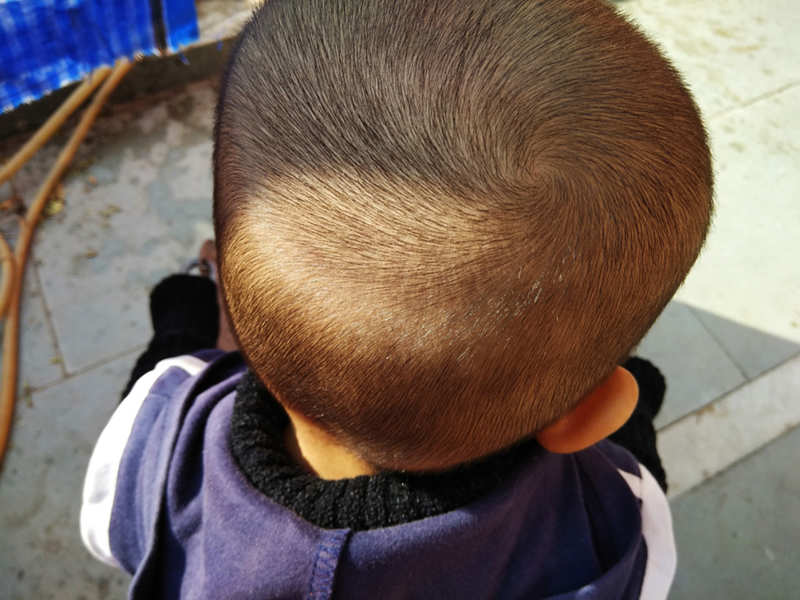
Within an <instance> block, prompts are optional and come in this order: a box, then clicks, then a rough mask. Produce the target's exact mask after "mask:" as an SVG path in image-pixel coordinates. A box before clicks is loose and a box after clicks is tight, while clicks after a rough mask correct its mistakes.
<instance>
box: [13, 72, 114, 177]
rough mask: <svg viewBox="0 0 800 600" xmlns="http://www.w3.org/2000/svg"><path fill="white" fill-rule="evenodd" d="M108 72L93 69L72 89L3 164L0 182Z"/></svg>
mask: <svg viewBox="0 0 800 600" xmlns="http://www.w3.org/2000/svg"><path fill="white" fill-rule="evenodd" d="M109 73H111V68H110V67H100V68H98V69H97V70H95V71H93V72H92V73H91V74H90V75H89V77H87V78H86V80H85V81H84V82H83V83H81V84H80V85H79V86H78V87H77V88H75V89H74V90H73V92H72V93H71V94H70V95H69V98H67V99H66V100H65V101H64V103H63V104H62V105H61V106H59V107H58V110H57V111H56V112H54V113H53V114H52V115H50V118H49V119H47V121H45V123H44V124H43V125H42V126H41V127H40V128H39V129H38V130H37V131H36V133H35V134H33V137H32V138H31V139H29V140H28V141H27V143H26V144H25V145H24V146H23V147H22V148H20V149H19V150H18V151H17V152H16V154H14V156H12V157H11V158H10V159H9V161H8V162H7V163H6V164H4V165H3V167H2V169H0V183H3V182H5V181H6V180H8V179H11V178H12V177H13V176H14V174H15V173H16V172H17V171H19V170H20V169H21V168H22V166H23V165H24V164H25V163H26V162H28V159H29V158H30V157H31V156H33V155H34V154H35V153H36V151H37V150H38V149H39V148H41V147H42V146H44V145H45V144H46V143H47V140H49V139H50V138H51V137H53V135H54V134H55V133H56V132H57V131H58V130H59V129H60V128H61V126H62V125H63V124H64V121H66V120H67V119H68V118H69V116H70V115H71V114H72V113H74V112H75V110H76V109H77V108H78V107H79V106H80V105H81V104H83V101H84V100H86V98H88V97H89V96H90V95H91V94H92V92H93V91H94V90H95V88H97V86H98V85H100V84H101V83H102V82H103V80H104V79H105V78H106V77H107V76H108V74H109Z"/></svg>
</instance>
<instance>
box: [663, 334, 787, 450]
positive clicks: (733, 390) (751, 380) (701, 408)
mask: <svg viewBox="0 0 800 600" xmlns="http://www.w3.org/2000/svg"><path fill="white" fill-rule="evenodd" d="M798 357H800V350H798V351H797V352H796V353H794V354H792V355H791V356H789V357H787V358H786V359H785V360H782V361H781V362H780V363H778V364H776V365H774V366H772V367H769V368H768V369H766V370H764V371H762V372H761V373H759V374H758V375H756V376H755V377H752V378H749V379H748V378H746V377H745V380H744V381H742V382H741V383H740V384H738V385H737V386H736V387H732V388H731V389H729V390H728V391H727V392H724V393H722V394H720V395H719V396H717V397H716V398H713V399H712V400H710V401H709V402H706V403H705V404H703V406H699V407H697V408H696V409H694V410H693V411H692V412H690V413H686V414H685V415H683V416H681V417H679V418H677V419H675V420H674V421H670V422H669V423H667V424H666V425H664V426H663V427H659V428H658V429H657V430H656V433H658V434H661V433H664V432H666V431H667V430H668V429H671V428H672V427H675V426H677V425H678V424H680V423H683V422H684V421H688V420H689V419H691V418H692V417H694V416H696V415H697V414H698V413H702V412H703V411H706V410H708V408H709V407H710V406H711V405H716V404H717V403H719V402H722V401H723V400H725V398H727V397H728V396H731V395H733V394H735V393H736V392H738V391H739V390H741V389H742V388H743V387H745V386H747V385H750V384H752V383H755V382H756V381H759V380H761V379H762V378H766V377H769V376H770V375H773V374H774V371H777V370H779V369H780V368H781V367H783V366H784V365H786V364H787V363H790V362H792V361H793V360H795V359H797V358H798Z"/></svg>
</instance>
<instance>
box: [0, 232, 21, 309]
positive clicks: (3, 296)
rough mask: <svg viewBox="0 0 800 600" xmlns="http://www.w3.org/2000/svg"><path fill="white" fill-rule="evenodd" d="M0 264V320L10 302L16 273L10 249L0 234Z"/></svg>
mask: <svg viewBox="0 0 800 600" xmlns="http://www.w3.org/2000/svg"><path fill="white" fill-rule="evenodd" d="M0 263H2V265H3V283H2V284H0V319H2V318H3V316H4V315H5V314H6V309H7V308H8V304H9V302H11V290H13V289H14V273H16V271H17V269H16V261H15V260H14V254H13V253H12V252H11V248H10V247H9V245H8V242H7V241H6V238H4V237H3V234H2V233H0Z"/></svg>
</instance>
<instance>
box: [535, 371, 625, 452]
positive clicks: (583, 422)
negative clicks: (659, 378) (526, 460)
mask: <svg viewBox="0 0 800 600" xmlns="http://www.w3.org/2000/svg"><path fill="white" fill-rule="evenodd" d="M638 399H639V387H638V386H637V385H636V379H634V377H633V375H631V374H630V372H629V371H627V370H626V369H624V368H622V367H616V368H615V369H614V371H612V373H611V375H609V376H608V377H607V378H606V379H604V380H603V381H602V383H600V385H598V386H597V387H596V388H594V389H593V390H592V391H591V392H589V394H587V395H586V396H584V398H583V399H582V400H581V401H580V402H579V403H578V405H577V406H575V408H573V409H572V410H571V411H570V412H568V413H567V414H566V415H564V416H563V417H561V418H560V419H559V420H558V421H556V422H555V423H553V424H552V425H548V426H547V427H545V428H544V429H542V430H540V431H539V433H537V434H536V439H537V441H538V442H539V444H541V445H542V446H543V447H544V448H545V449H546V450H549V451H550V452H555V453H557V454H569V453H571V452H578V451H579V450H583V449H584V448H588V447H589V446H591V445H592V444H595V443H597V442H599V441H600V440H602V439H605V438H607V437H608V436H609V435H611V434H612V433H614V432H615V431H616V430H617V429H619V428H620V427H622V426H623V425H624V424H625V422H626V421H627V420H628V418H629V417H630V416H631V414H632V413H633V409H635V408H636V402H637V401H638Z"/></svg>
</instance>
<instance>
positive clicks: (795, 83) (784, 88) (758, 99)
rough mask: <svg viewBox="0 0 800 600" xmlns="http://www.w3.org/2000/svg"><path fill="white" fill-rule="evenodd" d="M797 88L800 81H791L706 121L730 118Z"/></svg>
mask: <svg viewBox="0 0 800 600" xmlns="http://www.w3.org/2000/svg"><path fill="white" fill-rule="evenodd" d="M797 86H800V79H798V80H794V81H790V82H789V83H786V84H784V85H782V86H780V87H778V88H775V89H772V90H770V91H768V92H764V93H763V94H759V95H758V96H754V97H753V98H749V99H748V100H744V101H742V102H738V103H736V104H735V105H733V106H729V107H727V108H723V109H722V110H719V111H717V112H715V113H713V114H711V115H709V116H708V117H706V121H708V122H711V121H716V120H718V119H722V118H724V117H727V116H729V115H731V114H734V113H736V112H737V111H739V110H743V109H745V108H750V107H751V106H753V105H755V104H758V103H759V102H762V101H763V100H769V99H770V98H772V97H774V96H778V95H779V94H783V93H784V92H787V91H789V90H791V89H793V88H795V87H797Z"/></svg>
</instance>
